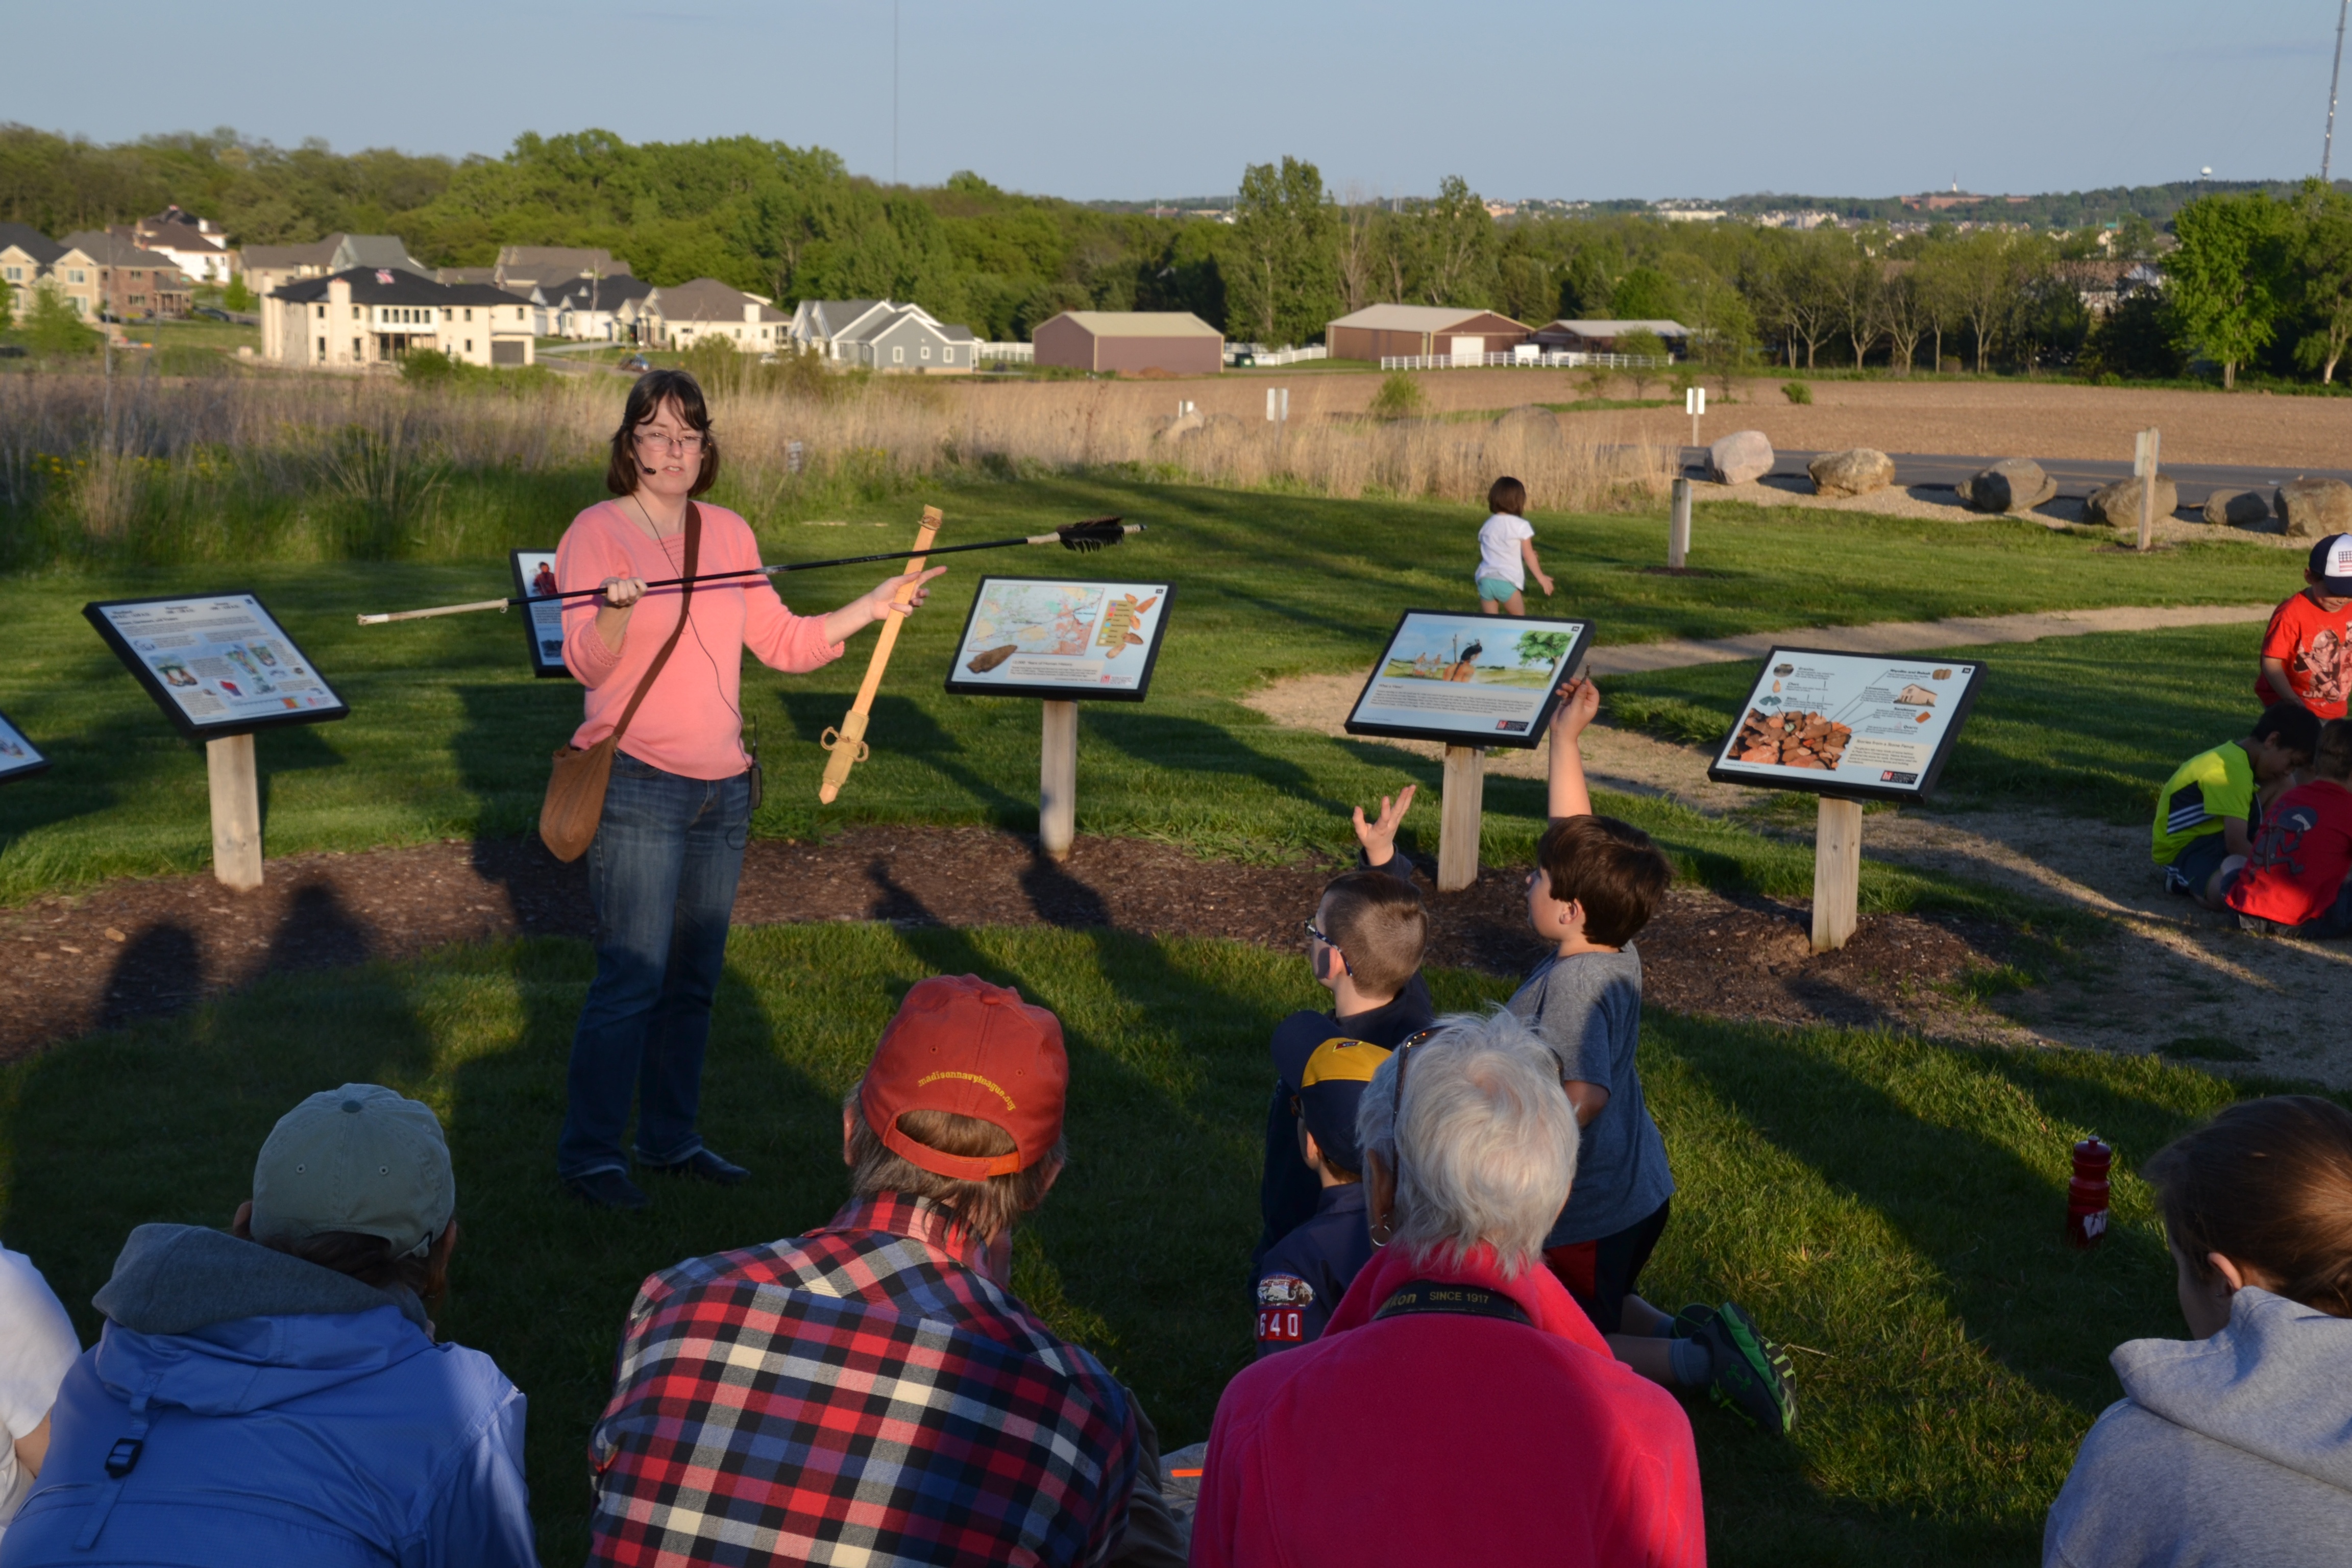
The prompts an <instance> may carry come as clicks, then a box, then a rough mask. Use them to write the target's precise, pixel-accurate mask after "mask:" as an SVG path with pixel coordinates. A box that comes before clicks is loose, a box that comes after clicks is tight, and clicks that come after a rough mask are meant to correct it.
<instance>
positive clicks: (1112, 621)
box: [1095, 594, 1160, 658]
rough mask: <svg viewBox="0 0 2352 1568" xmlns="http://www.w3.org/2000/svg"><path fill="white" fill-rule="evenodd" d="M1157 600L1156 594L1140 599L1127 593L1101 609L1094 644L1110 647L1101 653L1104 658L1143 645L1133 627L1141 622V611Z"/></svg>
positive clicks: (1158, 599)
mask: <svg viewBox="0 0 2352 1568" xmlns="http://www.w3.org/2000/svg"><path fill="white" fill-rule="evenodd" d="M1159 602H1160V595H1157V594H1154V595H1152V596H1151V597H1150V598H1149V599H1142V600H1139V599H1137V598H1136V596H1135V595H1132V594H1129V595H1127V596H1126V597H1124V598H1120V599H1114V600H1112V601H1111V603H1110V605H1109V607H1108V608H1107V609H1105V610H1104V611H1103V618H1102V630H1101V631H1099V632H1097V633H1096V634H1095V646H1096V647H1107V648H1108V649H1110V651H1109V652H1108V653H1107V654H1105V655H1103V657H1104V658H1118V656H1119V655H1120V654H1122V653H1124V652H1125V651H1127V650H1128V649H1129V648H1131V647H1142V646H1143V638H1142V637H1139V636H1137V635H1136V630H1135V628H1136V627H1138V626H1141V625H1142V624H1143V613H1144V612H1145V611H1146V610H1149V609H1150V608H1151V606H1152V605H1156V604H1158V603H1159Z"/></svg>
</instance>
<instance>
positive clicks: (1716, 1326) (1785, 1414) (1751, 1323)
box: [1692, 1301, 1797, 1437]
mask: <svg viewBox="0 0 2352 1568" xmlns="http://www.w3.org/2000/svg"><path fill="white" fill-rule="evenodd" d="M1692 1337H1693V1338H1694V1339H1697V1340H1701V1341H1703V1342H1706V1347H1707V1349H1708V1350H1709V1351H1711V1352H1714V1355H1715V1383H1714V1385H1713V1390H1712V1392H1713V1393H1714V1394H1715V1400H1716V1403H1717V1404H1718V1405H1728V1406H1730V1408H1732V1409H1733V1410H1736V1411H1738V1413H1739V1414H1740V1415H1743V1416H1745V1417H1746V1418H1747V1419H1748V1422H1749V1423H1750V1424H1752V1425H1754V1426H1759V1427H1760V1428H1762V1429H1763V1430H1764V1431H1767V1432H1769V1433H1771V1434H1772V1435H1773V1436H1777V1437H1785V1436H1788V1435H1789V1434H1790V1432H1792V1431H1794V1430H1795V1429H1796V1426H1797V1391H1796V1388H1795V1386H1794V1383H1795V1380H1794V1379H1793V1378H1792V1377H1791V1376H1790V1366H1789V1352H1786V1351H1784V1350H1782V1349H1781V1348H1780V1346H1779V1345H1777V1344H1774V1343H1773V1342H1771V1341H1770V1340H1768V1339H1766V1338H1765V1337H1764V1333H1763V1331H1762V1330H1760V1329H1759V1328H1758V1327H1757V1326H1756V1320H1755V1319H1753V1318H1751V1317H1749V1316H1748V1313H1747V1311H1746V1310H1744V1309H1742V1308H1740V1307H1738V1306H1737V1305H1736V1304H1734V1303H1732V1302H1729V1301H1726V1302H1725V1303H1724V1304H1723V1305H1722V1307H1721V1308H1720V1309H1718V1310H1717V1313H1716V1316H1715V1318H1714V1320H1713V1321H1709V1322H1706V1323H1705V1324H1703V1325H1701V1326H1700V1327H1699V1329H1698V1331H1697V1332H1696V1334H1694V1335H1693V1336H1692Z"/></svg>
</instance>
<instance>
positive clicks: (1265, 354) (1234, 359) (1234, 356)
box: [1225, 343, 1331, 365]
mask: <svg viewBox="0 0 2352 1568" xmlns="http://www.w3.org/2000/svg"><path fill="white" fill-rule="evenodd" d="M1330 357H1331V351H1330V350H1329V349H1327V348H1325V347H1324V346H1323V345H1322V344H1321V343H1310V344H1308V345H1307V347H1305V348H1303V349H1267V348H1260V347H1259V346H1258V345H1257V344H1255V343H1227V344H1226V345H1225V363H1227V364H1241V363H1244V362H1246V363H1250V364H1254V365H1281V364H1299V363H1304V362H1305V361H1307V360H1310V359H1329V358H1330Z"/></svg>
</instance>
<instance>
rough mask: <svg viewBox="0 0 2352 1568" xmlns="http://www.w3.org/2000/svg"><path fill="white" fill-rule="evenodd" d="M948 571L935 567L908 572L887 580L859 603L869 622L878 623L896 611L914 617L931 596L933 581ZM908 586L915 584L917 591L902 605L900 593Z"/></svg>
mask: <svg viewBox="0 0 2352 1568" xmlns="http://www.w3.org/2000/svg"><path fill="white" fill-rule="evenodd" d="M946 570H947V568H946V567H944V566H934V567H932V568H931V569H930V570H929V571H928V572H906V573H902V574H899V575H898V576H896V577H889V578H885V579H884V580H883V581H882V582H880V583H877V584H875V586H874V590H873V591H872V592H871V593H869V594H867V595H866V596H865V597H864V598H862V599H860V600H858V601H857V602H858V604H859V605H863V606H864V607H865V609H866V619H867V620H868V621H878V620H880V619H881V618H882V617H883V616H887V615H888V614H890V613H891V612H892V611H894V610H895V611H897V612H898V614H899V615H902V616H907V615H912V614H913V613H914V612H915V611H916V609H918V608H919V606H920V605H922V603H923V601H924V600H926V599H928V598H929V597H930V596H931V590H930V581H931V579H932V578H934V577H936V576H938V575H939V574H940V573H942V572H945V571H946ZM908 584H914V589H915V591H914V592H913V593H912V594H910V595H908V598H907V602H906V603H905V604H903V605H902V604H900V603H898V591H899V590H900V589H902V588H904V587H906V586H907V585H908Z"/></svg>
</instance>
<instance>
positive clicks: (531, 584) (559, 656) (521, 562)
mask: <svg viewBox="0 0 2352 1568" xmlns="http://www.w3.org/2000/svg"><path fill="white" fill-rule="evenodd" d="M510 559H511V560H512V561H513V563H514V584H515V593H516V595H518V596H519V597H521V598H525V599H536V598H541V597H544V596H545V595H550V594H552V593H554V592H555V552H554V551H552V550H518V551H515V552H513V554H512V556H511V557H510ZM523 611H524V615H523V639H524V641H525V642H526V643H528V644H529V645H530V672H531V674H533V675H535V676H541V677H546V678H549V679H552V678H554V677H556V676H566V677H568V676H570V675H571V673H572V671H571V669H570V668H568V667H567V666H566V665H565V664H564V662H563V606H562V605H524V606H523Z"/></svg>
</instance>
